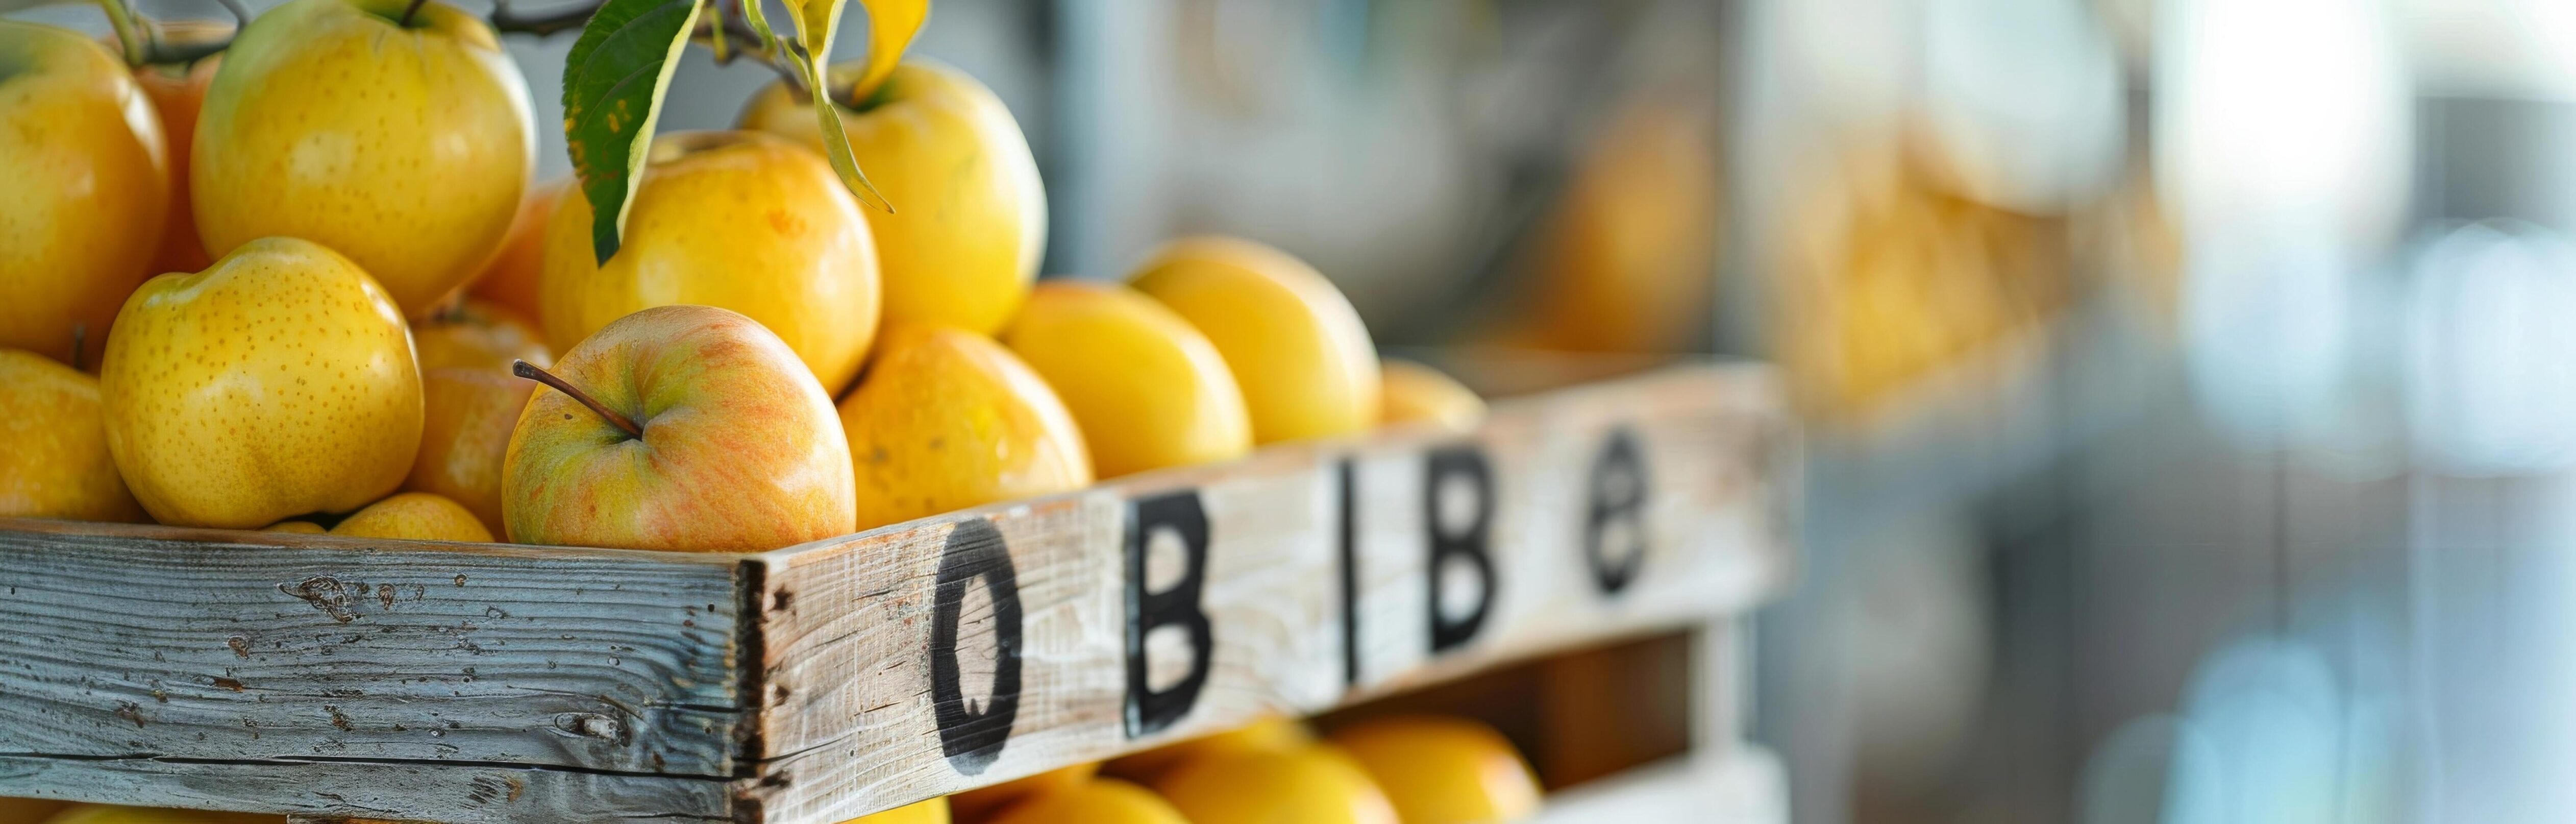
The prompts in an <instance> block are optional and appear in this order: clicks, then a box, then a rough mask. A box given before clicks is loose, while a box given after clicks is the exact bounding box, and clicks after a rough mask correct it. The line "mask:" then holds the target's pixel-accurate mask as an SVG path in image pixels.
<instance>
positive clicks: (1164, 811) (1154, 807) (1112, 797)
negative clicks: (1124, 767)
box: [992, 778, 1195, 824]
mask: <svg viewBox="0 0 2576 824" xmlns="http://www.w3.org/2000/svg"><path fill="white" fill-rule="evenodd" d="M1067 821H1079V822H1083V824H1195V823H1194V822H1192V821H1190V819H1187V818H1183V817H1181V812H1180V811H1179V810H1175V809H1172V805H1171V802H1167V801H1164V800H1163V799H1162V797H1161V796H1157V795H1155V794H1154V792H1153V791H1152V790H1148V789H1145V788H1143V787H1139V786H1136V785H1134V784H1130V783H1128V782H1125V781H1120V780H1118V779H1115V778H1099V779H1093V780H1091V781H1089V782H1086V783H1083V784H1081V785H1078V786H1073V787H1066V788H1064V789H1060V790H1056V791H1053V792H1048V793H1041V794H1039V795H1038V796H1037V797H1035V798H1031V799H1028V800H1027V801H1024V802H1021V803H1019V804H1014V805H1011V807H1010V809H1006V810H1003V811H1002V814H1001V816H1000V817H998V818H994V819H993V820H992V824H1060V823H1061V822H1067Z"/></svg>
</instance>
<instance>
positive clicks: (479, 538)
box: [331, 492, 492, 543]
mask: <svg viewBox="0 0 2576 824" xmlns="http://www.w3.org/2000/svg"><path fill="white" fill-rule="evenodd" d="M331 534H333V535H340V536H345V537H350V538H403V539H408V540H413V541H464V542H469V543H488V542H490V541H491V540H492V531H491V530H488V529H485V528H483V522H482V521H481V520H479V519H476V518H475V517H474V513H472V512H469V511H466V509H465V507H464V505H462V504H458V503H457V502H455V501H451V500H448V499H446V498H444V497H440V496H437V495H432V494H430V493H427V492H404V493H401V494H398V495H394V496H392V497H389V498H386V499H384V500H381V501H377V502H375V503H372V504H368V505H367V508H365V509H361V510H358V511H357V512H356V513H355V514H352V515H350V516H349V517H348V518H347V519H344V520H342V521H341V522H340V524H339V525H338V526H334V527H332V528H331Z"/></svg>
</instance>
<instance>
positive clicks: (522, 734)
mask: <svg viewBox="0 0 2576 824" xmlns="http://www.w3.org/2000/svg"><path fill="white" fill-rule="evenodd" d="M741 574H743V573H742V569H741V562H740V559H738V558H734V557H723V556H714V557H710V556H693V555H683V554H668V553H643V552H619V551H605V550H567V549H537V548H529V547H507V546H469V545H461V544H433V543H422V542H409V541H369V540H355V539H347V538H335V537H329V536H298V535H274V534H267V533H245V532H232V531H216V530H180V529H169V528H162V527H111V526H103V525H97V524H68V523H59V522H44V521H8V520H0V705H5V707H6V711H5V712H0V755H5V756H7V757H10V758H12V759H15V760H16V761H18V762H20V763H26V762H42V761H46V760H49V759H50V760H58V761H66V762H71V761H82V762H98V761H99V760H100V759H128V761H119V762H116V763H121V764H127V765H129V766H127V767H125V768H122V769H123V773H122V774H142V773H143V772H147V770H145V768H143V767H135V766H131V765H133V764H152V763H162V762H152V761H131V759H150V758H160V759H165V760H166V759H190V760H197V761H205V762H210V763H203V764H199V765H197V766H196V767H193V768H192V769H191V774H194V775H199V776H205V777H206V778H207V784H206V786H208V787H214V788H218V790H219V788H220V786H222V784H223V782H222V780H218V778H217V777H218V776H233V780H238V781H239V782H241V785H242V786H244V787H249V786H252V785H256V784H258V783H260V782H263V781H267V780H269V777H271V776H272V774H273V773H276V772H277V770H275V768H274V766H273V765H272V764H269V763H266V762H273V761H276V760H279V759H359V760H365V761H374V762H385V763H387V764H404V763H410V762H417V763H418V764H419V765H421V766H420V767H419V769H431V768H432V767H433V766H434V765H436V764H440V763H445V762H455V763H471V764H483V765H494V766H498V767H508V766H513V765H525V766H528V767H548V768H569V769H579V770H597V771H609V772H619V773H634V774H656V773H659V774H669V775H679V776H702V777H706V778H710V779H724V778H730V777H732V776H733V775H734V774H735V771H736V760H735V753H736V747H737V746H738V744H737V741H736V739H735V736H736V732H737V728H738V727H740V726H741V724H742V717H743V716H742V712H741V710H740V702H739V701H738V699H737V692H738V690H739V688H740V681H739V678H738V672H739V669H738V667H737V663H736V657H737V655H738V653H737V646H738V645H739V644H740V639H739V638H738V637H737V633H738V629H739V627H738V625H737V616H738V615H739V613H740V610H741V606H742V604H743V599H744V597H745V595H744V592H743V590H742V586H743V582H741V581H740V580H738V576H739V575H741ZM211 762H246V763H242V764H237V765H230V766H227V765H225V764H222V763H211ZM388 768H389V767H381V766H367V767H364V768H359V767H339V766H322V765H318V764H317V765H313V766H308V767H305V768H301V769H298V770H293V771H290V772H293V773H295V774H299V775H305V776H308V777H316V778H323V777H332V776H342V777H347V778H355V777H357V776H358V774H359V773H361V772H363V773H365V774H368V775H375V774H379V773H381V772H382V771H383V770H384V769H388ZM407 769H408V768H407ZM478 769H481V768H479V767H478ZM343 771H345V772H346V773H347V774H346V775H345V776H343V775H342V772H343ZM46 774H51V773H49V772H48V771H44V770H38V771H34V772H31V773H28V775H38V776H41V775H46ZM329 783H331V784H333V785H334V786H335V787H336V788H337V790H336V791H344V792H353V791H357V790H359V789H360V786H359V785H355V784H350V783H347V782H346V781H340V780H333V781H331V782H329ZM698 783H701V784H703V783H707V782H698ZM701 789H703V788H701ZM215 791H216V790H210V792H215ZM0 794H36V795H62V794H69V795H73V796H77V797H84V798H95V797H99V796H98V794H97V792H96V791H93V790H89V789H86V788H81V787H69V788H66V787H48V786H43V785H31V784H28V783H26V782H25V780H22V779H20V778H17V777H12V776H7V775H0ZM236 803H247V802H244V801H237V802H236Z"/></svg>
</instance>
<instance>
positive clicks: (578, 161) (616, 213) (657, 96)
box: [563, 0, 699, 264]
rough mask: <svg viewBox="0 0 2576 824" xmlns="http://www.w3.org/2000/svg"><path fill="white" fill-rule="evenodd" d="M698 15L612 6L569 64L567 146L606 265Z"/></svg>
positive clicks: (671, 1) (664, 6)
mask: <svg viewBox="0 0 2576 824" xmlns="http://www.w3.org/2000/svg"><path fill="white" fill-rule="evenodd" d="M698 13H699V6H698V0H608V2H607V3H606V4H605V5H602V6H600V7H599V11H598V12H597V13H594V14H592V15H591V17H590V22H589V23H588V24H586V25H584V26H582V28H581V39H580V40H577V41H574V42H573V44H572V54H571V56H569V57H567V58H565V60H564V91H563V104H564V142H565V143H566V144H567V147H568V148H569V149H570V150H571V154H572V168H573V172H574V173H575V174H577V175H579V176H580V177H581V193H582V196H583V197H585V198H587V199H589V201H590V206H591V224H590V244H591V251H593V252H594V253H596V254H597V255H598V256H599V262H600V263H602V264H605V263H607V262H608V259H609V258H610V257H611V256H614V255H616V254H617V247H618V245H619V243H620V240H621V238H623V237H624V235H625V230H626V210H627V208H628V207H629V206H631V205H632V204H633V203H634V200H635V188H636V186H637V185H639V184H640V183H641V182H642V181H643V178H644V165H645V162H644V161H645V156H646V153H647V151H648V150H650V149H651V148H652V145H653V126H654V123H655V122H656V121H658V120H659V119H660V118H661V116H662V95H663V93H664V92H666V91H668V90H669V89H670V87H671V71H672V70H673V69H676V68H678V67H679V65H680V49H682V48H684V47H686V46H687V45H688V43H689V32H690V31H691V30H692V29H695V28H697V26H698Z"/></svg>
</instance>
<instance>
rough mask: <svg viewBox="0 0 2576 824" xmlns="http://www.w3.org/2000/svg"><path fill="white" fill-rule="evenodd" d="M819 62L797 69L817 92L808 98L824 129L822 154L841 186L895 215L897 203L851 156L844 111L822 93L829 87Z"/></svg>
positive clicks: (817, 122)
mask: <svg viewBox="0 0 2576 824" xmlns="http://www.w3.org/2000/svg"><path fill="white" fill-rule="evenodd" d="M820 62H821V61H818V60H804V61H799V62H798V63H797V68H798V69H799V70H801V71H802V72H804V74H805V88H808V89H813V90H815V91H814V94H812V95H809V96H810V97H812V98H814V122H815V123H816V124H818V125H820V126H822V127H823V149H824V151H823V155H824V156H825V157H829V158H831V159H832V171H834V172H838V173H839V174H840V175H841V185H842V186H844V187H847V188H848V189H849V190H850V194H853V195H857V196H858V197H859V198H860V199H861V200H865V201H867V202H868V205H870V206H875V207H877V208H879V209H884V210H885V212H886V214H894V204H892V203H888V202H886V199H885V195H884V194H883V193H881V192H878V191H877V185H876V184H874V183H870V182H868V176H867V173H865V172H861V171H859V158H858V156H857V155H854V154H851V153H850V136H849V134H848V133H846V132H843V131H842V130H841V108H840V107H839V106H835V105H832V96H831V95H829V94H826V93H824V92H823V91H822V90H823V89H825V88H827V87H826V86H824V85H823V84H824V82H825V78H824V77H823V70H822V68H821V66H819V65H818V64H819V63H820Z"/></svg>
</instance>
